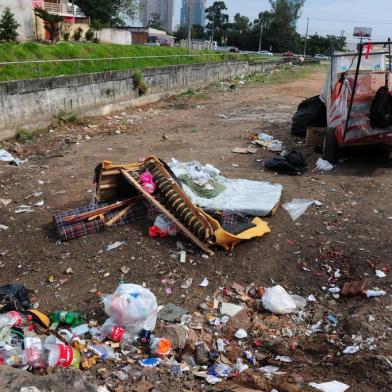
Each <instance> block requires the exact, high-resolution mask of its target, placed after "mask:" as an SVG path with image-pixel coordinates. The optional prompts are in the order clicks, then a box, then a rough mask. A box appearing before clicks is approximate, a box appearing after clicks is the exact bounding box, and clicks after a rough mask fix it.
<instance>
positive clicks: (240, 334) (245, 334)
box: [234, 328, 248, 339]
mask: <svg viewBox="0 0 392 392" xmlns="http://www.w3.org/2000/svg"><path fill="white" fill-rule="evenodd" d="M234 336H235V337H236V338H237V339H245V338H247V337H248V332H246V331H245V329H242V328H240V329H239V330H238V331H237V332H236V333H235V334H234Z"/></svg>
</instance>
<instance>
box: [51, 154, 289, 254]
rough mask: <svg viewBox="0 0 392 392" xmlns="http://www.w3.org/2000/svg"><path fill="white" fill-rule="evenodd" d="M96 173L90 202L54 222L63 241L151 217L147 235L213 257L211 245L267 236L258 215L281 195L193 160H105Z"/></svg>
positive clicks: (274, 189) (267, 210) (263, 184)
mask: <svg viewBox="0 0 392 392" xmlns="http://www.w3.org/2000/svg"><path fill="white" fill-rule="evenodd" d="M95 174H96V175H95V181H96V184H97V189H96V198H95V200H94V202H93V203H91V204H89V205H88V206H84V207H80V208H77V209H73V210H70V211H65V212H61V213H59V214H57V215H56V216H54V218H53V220H54V225H55V228H56V231H57V233H58V235H59V237H60V238H61V239H62V240H63V241H67V240H71V239H74V238H79V237H82V236H85V235H88V234H92V233H97V232H99V231H102V230H104V229H106V228H109V227H111V226H117V225H123V224H127V223H131V222H135V221H138V220H142V219H146V218H149V217H155V222H154V225H153V226H151V227H150V228H149V230H148V232H149V235H150V236H151V237H161V238H163V237H165V236H167V235H171V236H174V235H176V234H177V232H181V233H182V234H184V235H185V236H186V237H187V238H188V239H189V240H190V241H191V242H193V243H194V244H195V245H196V246H198V247H199V248H200V249H201V250H202V251H203V252H204V253H206V254H207V255H209V256H212V255H213V254H214V253H213V251H212V250H211V249H210V247H211V246H212V245H219V246H221V247H223V248H224V249H226V250H231V249H233V248H234V247H235V246H236V245H237V244H238V243H239V242H241V241H243V240H249V239H251V238H255V237H261V236H263V235H264V234H266V233H269V232H270V229H269V227H268V225H267V223H266V222H264V221H262V220H261V219H260V218H259V216H267V215H269V214H271V213H272V212H273V211H274V209H275V208H276V206H277V205H278V203H279V200H280V197H281V194H282V186H281V185H279V184H271V183H268V182H261V181H249V180H242V179H236V180H233V179H227V178H225V177H223V176H221V175H220V172H219V170H218V169H216V168H214V167H213V166H212V165H206V166H202V165H200V163H198V162H196V161H192V162H188V163H182V162H178V161H175V160H173V162H172V163H171V164H170V165H167V164H166V163H165V162H163V161H162V160H159V159H157V158H154V157H151V158H147V159H145V160H143V161H142V162H137V163H132V164H127V165H113V164H112V163H111V162H108V161H104V162H103V163H102V164H101V165H99V166H98V167H97V168H96V172H95Z"/></svg>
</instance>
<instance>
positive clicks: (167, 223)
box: [154, 214, 178, 236]
mask: <svg viewBox="0 0 392 392" xmlns="http://www.w3.org/2000/svg"><path fill="white" fill-rule="evenodd" d="M154 226H157V227H159V228H160V229H161V230H162V231H163V232H165V233H167V235H171V236H175V235H177V232H178V228H177V225H176V224H175V223H173V222H172V221H171V220H170V219H169V218H168V217H167V216H166V215H164V214H160V215H158V216H157V217H156V218H155V222H154Z"/></svg>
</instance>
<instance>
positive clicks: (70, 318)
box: [49, 310, 84, 328]
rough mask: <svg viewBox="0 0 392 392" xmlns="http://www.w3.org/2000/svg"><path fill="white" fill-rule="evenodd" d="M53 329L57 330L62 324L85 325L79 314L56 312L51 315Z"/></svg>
mask: <svg viewBox="0 0 392 392" xmlns="http://www.w3.org/2000/svg"><path fill="white" fill-rule="evenodd" d="M49 319H50V321H51V323H52V325H51V328H57V326H58V325H59V324H60V323H63V324H68V325H71V326H73V327H74V326H76V325H80V324H83V323H84V319H83V316H82V315H81V314H80V313H78V312H66V311H61V310H56V311H55V312H53V313H51V314H50V315H49Z"/></svg>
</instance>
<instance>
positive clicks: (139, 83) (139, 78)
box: [133, 69, 148, 96]
mask: <svg viewBox="0 0 392 392" xmlns="http://www.w3.org/2000/svg"><path fill="white" fill-rule="evenodd" d="M133 88H134V89H135V90H137V91H138V93H139V96H140V95H144V94H145V93H146V92H147V89H148V87H147V85H146V82H145V81H144V76H143V74H142V73H141V72H140V71H139V70H138V69H137V70H136V71H135V72H134V74H133Z"/></svg>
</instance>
